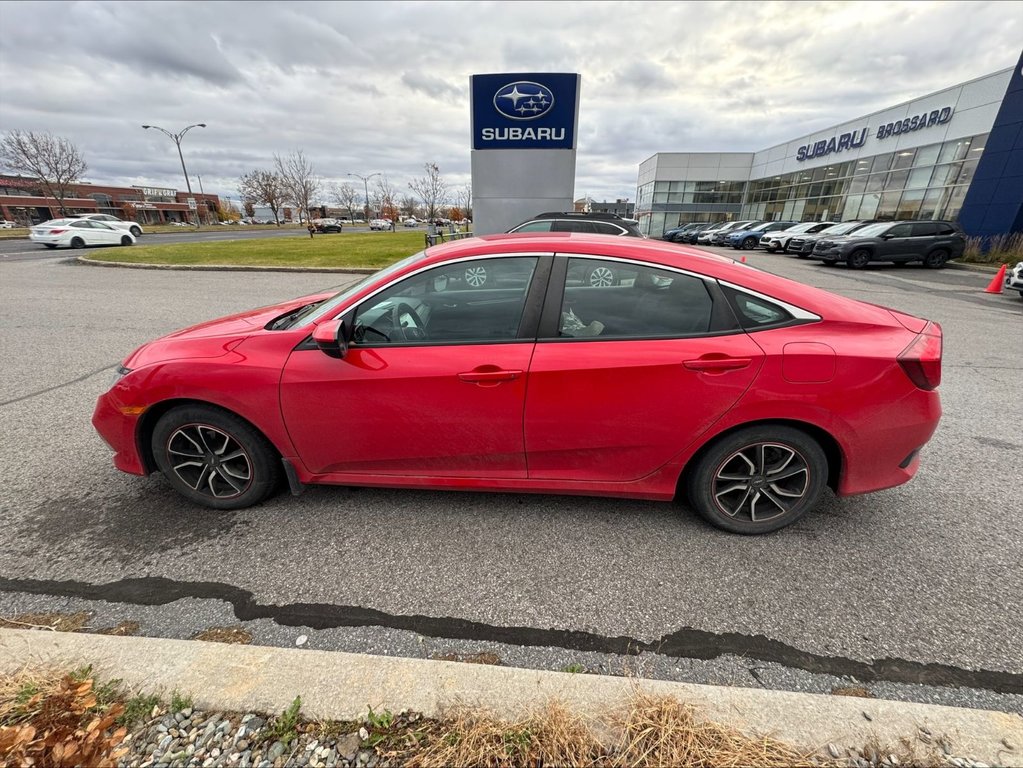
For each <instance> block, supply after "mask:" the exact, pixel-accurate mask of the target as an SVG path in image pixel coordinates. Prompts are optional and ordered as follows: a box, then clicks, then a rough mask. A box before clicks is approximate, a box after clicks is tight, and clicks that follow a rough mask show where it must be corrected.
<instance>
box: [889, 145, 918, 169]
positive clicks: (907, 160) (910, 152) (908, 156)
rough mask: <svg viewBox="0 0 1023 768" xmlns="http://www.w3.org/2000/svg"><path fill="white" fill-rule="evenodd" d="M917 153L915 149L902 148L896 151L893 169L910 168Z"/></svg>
mask: <svg viewBox="0 0 1023 768" xmlns="http://www.w3.org/2000/svg"><path fill="white" fill-rule="evenodd" d="M915 155H916V150H915V149H902V150H899V151H898V152H896V153H895V159H894V160H893V162H892V170H899V169H900V168H909V167H910V166H912V165H913V157H914V156H915Z"/></svg>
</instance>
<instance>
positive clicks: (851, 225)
mask: <svg viewBox="0 0 1023 768" xmlns="http://www.w3.org/2000/svg"><path fill="white" fill-rule="evenodd" d="M873 223H874V220H873V219H867V220H865V221H842V222H839V223H837V224H832V225H831V226H830V227H825V228H824V229H821V230H818V231H817V232H816V233H815V234H812V235H810V234H805V235H796V236H795V237H792V238H790V239H789V253H794V254H795V255H796V258H797V259H808V258H810V254H812V253H813V247H814V245H816V244H817V241H818V240H820V239H821V238H822V237H835V236H836V235H848V234H851V233H853V232H855V231H856V230H858V229H862V228H863V227H865V226H867V225H868V224H873Z"/></svg>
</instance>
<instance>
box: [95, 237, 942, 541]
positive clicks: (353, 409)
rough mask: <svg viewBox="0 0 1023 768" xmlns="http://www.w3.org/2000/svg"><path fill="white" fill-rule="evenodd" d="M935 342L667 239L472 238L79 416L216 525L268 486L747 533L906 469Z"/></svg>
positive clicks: (923, 435) (905, 319)
mask: <svg viewBox="0 0 1023 768" xmlns="http://www.w3.org/2000/svg"><path fill="white" fill-rule="evenodd" d="M595 269H597V270H600V271H601V273H602V274H606V275H607V276H608V279H607V280H602V281H599V283H598V284H594V283H593V282H592V281H590V280H588V279H586V276H587V275H590V274H592V273H593V272H594V270H595ZM941 343H942V337H941V329H940V327H939V326H938V325H937V324H935V323H932V322H928V321H927V320H922V319H920V318H917V317H912V316H910V315H906V314H903V313H901V312H897V311H895V310H890V309H885V308H883V307H878V306H875V305H872V304H864V303H862V302H859V301H854V300H852V299H847V298H843V297H841V296H837V295H834V294H831V293H827V292H826V291H822V290H819V289H816V288H811V287H809V286H806V285H802V284H800V283H796V282H793V281H791V280H786V279H784V278H780V277H775V276H773V275H769V274H766V273H763V272H760V271H758V270H755V269H753V268H751V267H749V266H747V265H745V264H738V263H736V262H734V261H732V260H730V259H725V258H722V257H718V256H714V255H710V254H706V253H703V252H698V251H689V250H686V249H684V248H679V247H678V246H675V245H670V246H669V245H665V244H660V243H658V242H656V241H649V240H639V239H635V238H614V237H602V236H594V235H579V234H569V233H563V234H562V233H546V234H538V235H499V236H488V237H478V238H473V239H468V240H462V241H458V242H454V243H449V244H447V245H441V246H437V247H434V248H430V249H428V250H427V251H425V252H422V253H418V254H416V255H414V256H411V257H409V258H407V259H404V260H403V261H400V262H398V263H396V264H394V265H392V266H390V267H388V268H386V269H384V270H382V271H380V272H378V273H376V274H375V275H372V276H370V277H367V278H366V279H365V280H363V281H362V282H360V283H358V284H356V285H354V286H352V287H351V288H349V289H347V290H345V291H343V292H342V293H340V294H337V295H333V296H326V295H319V296H308V297H305V298H302V299H296V300H294V301H290V302H286V303H284V304H280V305H277V306H273V307H266V308H263V309H257V310H253V311H250V312H245V313H242V314H239V315H234V316H232V317H227V318H224V319H221V320H215V321H212V322H209V323H204V324H202V325H198V326H195V327H193V328H189V329H187V330H184V331H179V332H177V333H173V334H171V335H169V336H166V337H164V338H162V339H158V340H156V341H153V342H150V343H148V344H146V345H144V346H142V347H141V348H140V349H138V350H137V351H135V352H134V353H133V354H132V355H131V356H130V357H129V358H128V359H127V360H125V362H124V364H123V366H121V367H120V368H119V371H118V372H119V378H118V379H117V381H116V382H115V383H114V385H113V386H112V387H111V389H110V390H109V391H108V392H106V393H105V394H103V395H102V396H100V398H99V401H98V403H97V404H96V412H95V415H94V416H93V424H94V425H95V427H96V429H97V430H98V431H99V433H100V434H101V435H102V436H103V437H104V439H105V440H106V441H107V442H108V443H109V444H110V445H111V446H112V447H113V449H114V451H115V456H114V464H115V465H116V466H117V467H118V468H119V469H121V470H124V471H125V472H130V473H133V474H137V475H146V474H149V473H151V472H155V471H161V472H163V473H164V475H165V476H166V477H167V479H168V480H169V481H170V483H171V485H172V486H174V488H176V489H177V490H178V491H179V492H180V493H182V494H183V495H184V496H186V497H187V498H189V499H191V500H192V501H194V502H196V503H199V504H204V505H206V506H209V507H213V508H216V509H237V508H240V507H245V506H248V505H251V504H256V503H258V502H260V501H262V500H264V499H266V498H267V497H268V496H269V495H270V494H272V493H274V492H275V491H277V490H278V488H279V487H280V486H281V485H282V484H283V483H284V480H285V479H286V480H287V483H288V484H289V485H290V487H291V490H292V492H293V493H296V494H297V493H299V492H301V490H302V488H303V486H304V485H305V484H309V483H330V484H337V485H363V486H389V487H393V486H405V487H410V488H437V489H462V490H488V491H512V492H532V493H570V494H589V495H600V496H618V497H630V498H641V499H659V500H665V501H667V500H671V499H674V498H676V497H679V496H684V497H687V498H688V500H689V503H690V505H691V506H692V507H693V508H694V509H696V511H698V512H699V513H700V514H701V515H702V516H703V517H704V518H706V519H707V520H708V521H710V522H711V523H713V524H714V525H716V526H719V527H721V528H724V529H726V530H729V531H733V532H736V533H765V532H768V531H773V530H776V529H778V528H781V527H782V526H785V525H788V524H790V523H792V522H794V521H795V520H797V519H799V518H800V517H801V516H802V515H803V514H805V513H806V512H808V511H809V510H810V509H812V508H813V507H814V505H815V504H816V503H817V501H818V500H819V498H820V496H821V494H822V492H823V491H824V487H825V486H826V485H827V486H830V487H831V488H832V489H833V490H834V491H835V492H836V493H837V494H838V495H840V496H845V495H850V494H858V493H866V492H869V491H876V490H880V489H882V488H890V487H892V486H896V485H899V484H901V483H904V482H906V481H907V480H909V479H910V478H911V477H912V476H913V475H914V474H915V472H916V470H917V467H918V465H919V458H918V455H919V452H920V449H921V448H922V447H923V446H924V444H925V443H926V442H927V441H928V439H929V438H930V437H931V435H932V434H933V432H934V430H935V428H936V426H937V424H938V419H939V417H940V414H941V406H940V403H939V398H938V393H937V392H936V391H935V389H936V387H937V386H938V384H939V382H940V379H941Z"/></svg>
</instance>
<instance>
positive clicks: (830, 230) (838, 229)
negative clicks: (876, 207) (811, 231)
mask: <svg viewBox="0 0 1023 768" xmlns="http://www.w3.org/2000/svg"><path fill="white" fill-rule="evenodd" d="M862 226H863V222H862V221H847V222H845V223H844V224H836V225H835V226H833V227H827V228H825V229H822V230H821V231H820V232H818V234H820V235H829V236H830V235H844V234H845V233H846V232H852V231H853V230H854V229H856V227H862Z"/></svg>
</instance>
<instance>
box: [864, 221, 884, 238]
mask: <svg viewBox="0 0 1023 768" xmlns="http://www.w3.org/2000/svg"><path fill="white" fill-rule="evenodd" d="M890 226H891V223H890V222H885V223H883V224H871V225H870V226H867V227H864V228H863V229H857V230H856V236H857V237H877V236H878V235H880V234H881V233H882V232H884V231H885V230H886V229H888V227H890Z"/></svg>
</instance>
